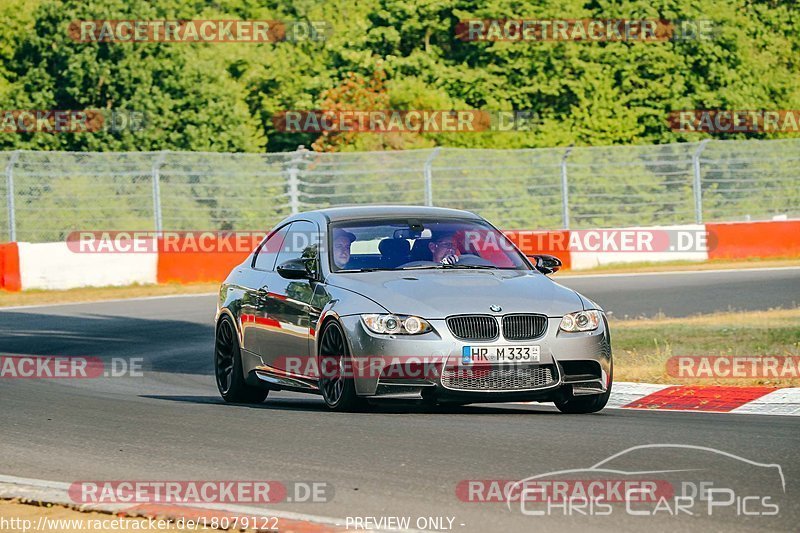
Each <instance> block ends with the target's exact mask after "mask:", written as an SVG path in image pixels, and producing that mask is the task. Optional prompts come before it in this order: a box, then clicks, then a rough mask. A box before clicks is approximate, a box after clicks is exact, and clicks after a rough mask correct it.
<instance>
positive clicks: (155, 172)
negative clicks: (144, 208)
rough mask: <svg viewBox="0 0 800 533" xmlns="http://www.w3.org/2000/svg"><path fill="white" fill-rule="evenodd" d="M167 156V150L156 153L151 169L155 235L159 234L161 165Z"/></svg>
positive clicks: (160, 226)
mask: <svg viewBox="0 0 800 533" xmlns="http://www.w3.org/2000/svg"><path fill="white" fill-rule="evenodd" d="M166 156H167V150H162V151H160V152H159V153H158V157H156V160H155V162H153V168H152V169H151V172H150V173H151V176H152V178H153V215H154V217H155V222H156V235H158V236H160V235H161V230H162V229H163V228H162V225H161V165H163V164H164V159H165V158H166Z"/></svg>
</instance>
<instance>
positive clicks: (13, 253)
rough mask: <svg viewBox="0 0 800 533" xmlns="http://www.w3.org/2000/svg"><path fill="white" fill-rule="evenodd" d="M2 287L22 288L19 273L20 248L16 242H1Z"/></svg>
mask: <svg viewBox="0 0 800 533" xmlns="http://www.w3.org/2000/svg"><path fill="white" fill-rule="evenodd" d="M0 289H5V290H7V291H19V290H22V281H21V279H20V274H19V248H18V247H17V243H15V242H10V243H6V244H0Z"/></svg>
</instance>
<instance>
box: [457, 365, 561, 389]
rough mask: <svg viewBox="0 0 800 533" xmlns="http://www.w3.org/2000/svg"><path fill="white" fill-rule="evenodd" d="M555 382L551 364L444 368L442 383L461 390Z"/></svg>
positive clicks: (543, 385)
mask: <svg viewBox="0 0 800 533" xmlns="http://www.w3.org/2000/svg"><path fill="white" fill-rule="evenodd" d="M552 384H554V380H553V372H552V369H551V367H549V366H510V367H508V368H498V367H488V366H478V367H475V368H469V367H466V368H465V367H463V366H456V367H450V366H448V367H446V368H444V369H443V370H442V385H444V386H445V387H448V388H450V389H459V390H466V391H469V390H524V389H535V388H541V387H546V386H548V385H552Z"/></svg>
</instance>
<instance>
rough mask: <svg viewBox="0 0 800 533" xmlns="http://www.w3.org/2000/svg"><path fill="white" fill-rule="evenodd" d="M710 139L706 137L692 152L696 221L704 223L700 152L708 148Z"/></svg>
mask: <svg viewBox="0 0 800 533" xmlns="http://www.w3.org/2000/svg"><path fill="white" fill-rule="evenodd" d="M709 140H710V139H705V140H703V141H701V142H700V146H698V147H697V150H695V152H694V154H692V167H693V168H694V181H693V184H692V188H693V189H694V221H695V223H696V224H702V223H703V187H702V183H701V182H700V154H702V153H703V150H705V148H706V144H708V141H709Z"/></svg>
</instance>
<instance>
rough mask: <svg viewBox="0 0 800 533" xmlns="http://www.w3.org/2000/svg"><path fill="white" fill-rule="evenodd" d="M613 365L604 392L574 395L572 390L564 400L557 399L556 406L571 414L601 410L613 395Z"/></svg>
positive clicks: (583, 413)
mask: <svg viewBox="0 0 800 533" xmlns="http://www.w3.org/2000/svg"><path fill="white" fill-rule="evenodd" d="M613 368H614V367H613V366H612V367H611V371H610V374H611V375H609V378H608V389H606V391H605V392H604V393H603V394H593V395H591V396H572V393H571V392H572V391H570V394H569V395H568V396H567V397H566V399H564V400H557V401H556V402H555V404H556V408H558V410H559V411H561V412H562V413H567V414H571V415H585V414H588V413H596V412H598V411H601V410H602V409H603V408H604V407H605V406H606V404H607V403H608V399H609V398H610V397H611V386H612V385H613V384H614V379H613V374H614V370H613Z"/></svg>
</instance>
